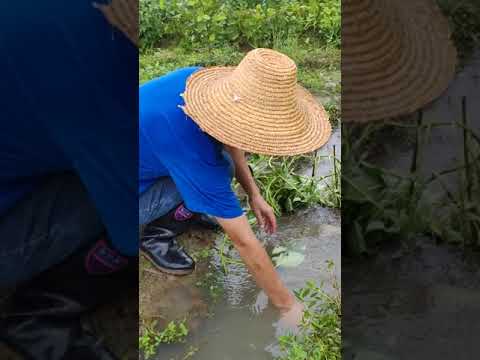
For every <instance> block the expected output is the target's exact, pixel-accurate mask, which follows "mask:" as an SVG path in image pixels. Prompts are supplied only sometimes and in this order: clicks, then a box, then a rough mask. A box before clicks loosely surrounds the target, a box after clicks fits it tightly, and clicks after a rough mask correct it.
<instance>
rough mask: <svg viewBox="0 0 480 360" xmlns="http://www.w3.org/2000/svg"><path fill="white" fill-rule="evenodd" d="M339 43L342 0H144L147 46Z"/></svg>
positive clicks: (143, 42) (142, 10) (142, 21)
mask: <svg viewBox="0 0 480 360" xmlns="http://www.w3.org/2000/svg"><path fill="white" fill-rule="evenodd" d="M289 36H293V37H296V38H299V39H302V41H303V42H306V43H310V42H318V43H320V44H324V45H333V46H336V47H339V45H340V2H339V1H338V0H320V1H316V0H268V1H263V0H256V1H252V0H242V1H230V0H229V1H224V0H140V39H141V45H142V47H148V48H152V47H156V46H159V45H161V44H165V43H173V42H175V43H177V44H178V43H180V45H181V46H183V47H185V48H191V49H197V48H202V47H218V46H222V45H224V44H236V45H237V46H240V47H241V46H245V45H249V46H254V47H260V46H262V47H272V46H273V44H274V42H275V41H276V40H277V39H279V38H285V37H289Z"/></svg>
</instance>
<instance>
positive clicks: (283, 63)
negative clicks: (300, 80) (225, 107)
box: [229, 49, 297, 110]
mask: <svg viewBox="0 0 480 360" xmlns="http://www.w3.org/2000/svg"><path fill="white" fill-rule="evenodd" d="M229 83H230V85H231V91H232V99H233V101H234V102H238V101H246V102H248V103H249V104H252V105H254V104H257V105H258V106H259V107H262V108H264V109H267V108H268V109H272V110H275V109H281V108H286V107H290V108H291V107H292V106H295V102H296V87H297V66H296V65H295V62H294V61H293V60H292V59H290V58H289V57H288V56H286V55H284V54H281V53H279V52H277V51H274V50H271V49H255V50H252V51H250V52H249V53H248V54H247V55H246V56H245V57H244V58H243V60H242V61H241V62H240V64H239V65H238V66H237V68H236V69H235V70H234V71H233V72H232V74H231V76H230V79H229Z"/></svg>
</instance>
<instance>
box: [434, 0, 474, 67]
mask: <svg viewBox="0 0 480 360" xmlns="http://www.w3.org/2000/svg"><path fill="white" fill-rule="evenodd" d="M437 2H438V4H439V5H440V8H441V9H442V10H443V12H444V13H445V15H446V16H447V17H448V19H449V22H450V27H451V30H452V37H453V41H454V42H455V46H456V47H457V49H458V53H459V58H460V63H461V65H462V64H463V63H464V62H465V60H466V59H468V58H469V57H470V56H471V55H472V53H473V50H474V49H475V48H476V47H477V46H478V44H479V42H480V2H478V1H477V0H437Z"/></svg>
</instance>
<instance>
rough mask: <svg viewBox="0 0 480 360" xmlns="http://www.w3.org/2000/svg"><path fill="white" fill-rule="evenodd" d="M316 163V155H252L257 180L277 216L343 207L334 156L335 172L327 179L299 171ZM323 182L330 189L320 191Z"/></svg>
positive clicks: (338, 170)
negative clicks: (316, 208) (309, 208)
mask: <svg viewBox="0 0 480 360" xmlns="http://www.w3.org/2000/svg"><path fill="white" fill-rule="evenodd" d="M315 162H316V158H315V156H314V155H302V156H290V157H273V156H264V155H251V156H250V159H249V163H250V165H251V167H252V170H253V173H254V176H255V181H256V182H257V185H258V187H259V188H260V191H261V192H262V195H263V197H264V198H265V200H266V201H267V202H268V203H269V204H270V206H271V207H272V208H273V210H274V211H275V213H276V215H282V214H285V213H292V212H293V211H295V210H297V209H301V208H306V207H308V206H312V205H323V206H328V207H334V208H339V207H340V201H341V196H340V183H341V182H340V163H339V161H338V159H336V158H333V157H332V162H333V166H332V167H333V171H332V174H331V175H329V176H328V177H327V178H330V181H326V179H325V178H324V179H320V178H317V177H315V176H304V175H300V174H298V171H299V170H300V169H301V168H302V167H305V166H307V165H309V164H310V165H312V166H313V164H314V163H315ZM320 182H323V183H324V184H326V185H327V187H326V188H323V189H322V188H320V187H319V184H320Z"/></svg>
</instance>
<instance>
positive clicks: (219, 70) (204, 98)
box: [184, 67, 332, 156]
mask: <svg viewBox="0 0 480 360" xmlns="http://www.w3.org/2000/svg"><path fill="white" fill-rule="evenodd" d="M234 70H235V67H212V68H206V69H202V70H199V71H197V72H195V73H194V74H192V75H191V76H190V77H189V78H188V81H187V85H186V90H185V93H184V100H185V107H184V111H185V113H186V114H187V115H188V116H190V117H191V118H192V119H193V121H195V122H196V123H197V124H198V126H199V127H200V128H201V129H202V130H203V131H205V132H206V133H208V134H209V135H210V136H212V137H214V138H215V139H217V140H218V141H220V142H221V143H223V144H227V145H231V146H233V147H236V148H239V149H241V150H244V151H247V152H251V153H256V154H264V155H279V156H290V155H298V154H304V153H308V152H311V151H314V150H316V149H318V148H320V147H321V146H322V145H324V144H325V143H326V142H327V141H328V139H329V138H330V135H331V132H332V128H331V125H330V122H329V120H328V114H327V112H326V111H325V109H324V108H323V106H322V105H321V104H320V103H319V102H318V101H317V100H316V99H315V98H314V97H313V95H312V94H310V92H309V91H307V90H306V89H305V88H303V87H302V86H300V85H297V96H296V104H295V105H294V106H292V108H291V109H290V110H289V111H288V112H286V111H278V110H277V111H276V110H275V109H268V108H264V107H262V104H259V103H256V102H255V100H254V99H255V96H254V94H251V95H252V99H250V100H249V99H242V98H237V97H236V91H235V88H234V86H233V85H232V83H231V81H229V80H230V76H231V75H232V74H233V72H234ZM247 81H248V79H247ZM278 96H279V97H281V96H282V94H281V93H279V94H278Z"/></svg>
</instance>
